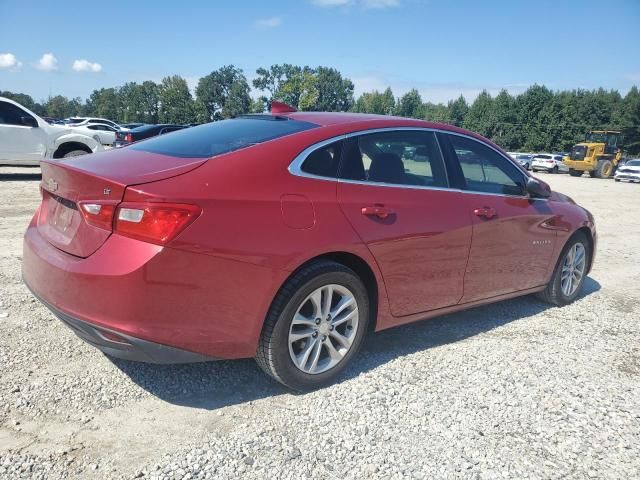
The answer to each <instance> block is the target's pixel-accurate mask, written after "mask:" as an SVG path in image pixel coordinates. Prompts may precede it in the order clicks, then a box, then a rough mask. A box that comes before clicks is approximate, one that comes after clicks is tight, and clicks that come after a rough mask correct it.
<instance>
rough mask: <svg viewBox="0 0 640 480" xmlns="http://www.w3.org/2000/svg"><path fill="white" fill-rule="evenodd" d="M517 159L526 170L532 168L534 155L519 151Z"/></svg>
mask: <svg viewBox="0 0 640 480" xmlns="http://www.w3.org/2000/svg"><path fill="white" fill-rule="evenodd" d="M514 159H515V161H516V162H518V163H519V164H520V165H522V166H523V167H524V169H525V170H531V163H532V162H533V155H529V154H528V153H519V154H518V155H516V156H515V157H514Z"/></svg>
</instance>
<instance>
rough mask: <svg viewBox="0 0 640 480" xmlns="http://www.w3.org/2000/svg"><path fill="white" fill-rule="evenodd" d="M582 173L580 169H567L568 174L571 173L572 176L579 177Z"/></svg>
mask: <svg viewBox="0 0 640 480" xmlns="http://www.w3.org/2000/svg"><path fill="white" fill-rule="evenodd" d="M582 173H583V172H582V171H580V170H574V169H573V168H570V169H569V175H571V176H572V177H581V176H582Z"/></svg>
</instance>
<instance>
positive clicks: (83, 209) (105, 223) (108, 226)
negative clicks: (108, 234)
mask: <svg viewBox="0 0 640 480" xmlns="http://www.w3.org/2000/svg"><path fill="white" fill-rule="evenodd" d="M78 205H79V206H80V213H82V216H83V217H84V219H85V221H86V222H87V223H88V224H89V225H93V226H94V227H98V228H102V229H104V230H109V231H111V230H112V226H113V212H115V210H116V205H115V203H112V202H109V203H107V202H100V203H99V202H90V201H89V202H80V203H79V204H78Z"/></svg>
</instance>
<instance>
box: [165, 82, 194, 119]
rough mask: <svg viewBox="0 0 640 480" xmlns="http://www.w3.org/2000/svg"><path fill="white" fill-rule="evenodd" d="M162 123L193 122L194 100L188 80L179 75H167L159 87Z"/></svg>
mask: <svg viewBox="0 0 640 480" xmlns="http://www.w3.org/2000/svg"><path fill="white" fill-rule="evenodd" d="M158 99H159V103H160V111H159V120H160V122H161V123H192V122H193V121H194V108H195V106H194V102H193V97H192V96H191V92H189V86H188V85H187V81H186V80H185V79H184V78H182V77H181V76H179V75H173V76H171V77H165V78H163V79H162V82H161V83H160V86H159V87H158Z"/></svg>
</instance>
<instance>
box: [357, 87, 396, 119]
mask: <svg viewBox="0 0 640 480" xmlns="http://www.w3.org/2000/svg"><path fill="white" fill-rule="evenodd" d="M395 109H396V99H395V97H394V96H393V92H392V91H391V88H389V87H387V89H386V90H385V91H384V92H382V93H380V92H378V91H377V90H374V91H373V92H367V93H363V94H362V95H360V96H359V97H358V99H357V100H356V102H355V104H354V105H353V107H352V110H353V111H354V112H359V113H375V114H377V115H393V113H394V112H395Z"/></svg>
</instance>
